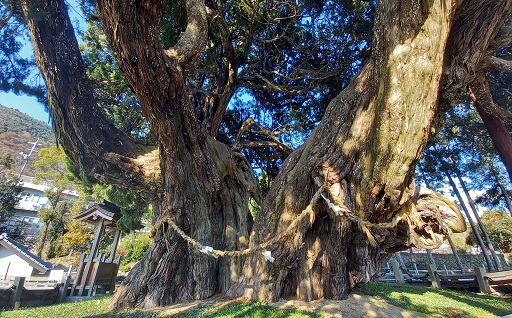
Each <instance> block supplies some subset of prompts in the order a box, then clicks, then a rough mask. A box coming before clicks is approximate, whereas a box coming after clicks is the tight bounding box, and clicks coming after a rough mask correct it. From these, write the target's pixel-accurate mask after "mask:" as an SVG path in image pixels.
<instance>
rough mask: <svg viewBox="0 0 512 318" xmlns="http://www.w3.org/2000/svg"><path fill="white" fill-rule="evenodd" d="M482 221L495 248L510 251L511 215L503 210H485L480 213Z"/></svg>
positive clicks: (504, 251)
mask: <svg viewBox="0 0 512 318" xmlns="http://www.w3.org/2000/svg"><path fill="white" fill-rule="evenodd" d="M482 223H483V224H484V226H485V229H486V230H487V233H488V234H489V238H490V239H491V242H492V244H493V246H494V248H495V249H497V250H499V251H501V252H503V253H510V252H512V217H511V216H510V215H508V214H507V213H506V212H504V211H499V210H487V211H485V212H484V213H483V215H482Z"/></svg>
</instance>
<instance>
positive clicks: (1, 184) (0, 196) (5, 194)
mask: <svg viewBox="0 0 512 318" xmlns="http://www.w3.org/2000/svg"><path fill="white" fill-rule="evenodd" d="M12 163H13V160H12V158H11V154H10V153H6V154H3V155H0V230H2V226H1V225H2V223H4V222H5V221H7V220H8V219H9V218H10V217H11V216H13V215H14V206H15V205H16V204H17V203H18V201H19V197H18V194H19V193H20V192H21V188H20V187H19V186H18V183H17V182H16V181H14V180H15V179H13V177H12V176H10V175H9V174H8V172H7V171H6V170H4V169H2V167H3V168H6V169H9V168H10V167H11V165H12Z"/></svg>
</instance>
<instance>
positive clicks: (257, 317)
mask: <svg viewBox="0 0 512 318" xmlns="http://www.w3.org/2000/svg"><path fill="white" fill-rule="evenodd" d="M175 317H177V318H178V317H179V318H214V317H226V318H237V317H254V318H267V317H268V318H286V317H289V318H306V317H317V318H320V317H322V316H321V315H317V314H313V313H304V312H302V311H300V310H298V309H277V308H274V307H270V306H265V305H262V304H260V303H251V304H232V305H227V306H223V307H220V308H219V307H210V308H202V309H197V310H192V311H189V312H185V313H182V314H177V315H175Z"/></svg>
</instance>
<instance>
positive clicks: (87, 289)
mask: <svg viewBox="0 0 512 318" xmlns="http://www.w3.org/2000/svg"><path fill="white" fill-rule="evenodd" d="M120 217H121V209H120V208H119V207H118V206H116V205H115V204H113V203H110V202H108V201H106V200H101V201H100V202H98V203H96V204H94V205H92V206H90V207H88V208H87V209H86V210H85V211H83V212H81V213H79V214H77V215H74V216H73V218H75V219H76V220H77V221H82V222H87V223H90V224H94V225H97V230H96V234H95V236H94V241H93V242H92V246H91V250H90V251H89V254H86V253H83V254H82V257H81V258H80V264H79V265H78V270H77V272H76V277H75V279H74V281H73V285H72V288H71V291H70V296H93V295H95V294H105V293H107V291H108V292H110V293H113V292H114V289H115V280H116V276H117V271H118V269H119V262H120V257H118V258H116V259H114V257H115V255H116V250H117V245H118V244H119V239H120V238H121V231H119V229H118V228H117V226H116V222H117V220H119V218H120ZM106 230H112V231H115V234H114V241H113V242H112V247H111V249H110V254H109V256H108V257H106V256H105V255H103V254H101V253H98V249H99V245H100V241H101V238H102V236H103V234H104V233H105V231H106Z"/></svg>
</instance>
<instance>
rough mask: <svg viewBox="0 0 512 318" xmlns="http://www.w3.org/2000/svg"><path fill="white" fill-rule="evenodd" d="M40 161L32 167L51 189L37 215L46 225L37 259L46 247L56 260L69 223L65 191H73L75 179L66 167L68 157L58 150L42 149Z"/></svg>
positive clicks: (37, 249) (53, 148)
mask: <svg viewBox="0 0 512 318" xmlns="http://www.w3.org/2000/svg"><path fill="white" fill-rule="evenodd" d="M38 155H39V159H38V160H37V161H35V162H34V163H33V166H34V167H35V168H36V169H37V170H36V171H37V172H36V178H35V181H36V182H44V184H45V185H47V186H48V187H49V188H48V189H46V190H45V191H44V195H45V197H47V198H48V205H47V206H46V207H44V208H41V209H40V210H39V211H38V213H37V215H38V217H39V218H40V219H41V221H42V222H43V228H42V229H41V233H40V237H39V240H38V243H37V247H36V255H37V256H39V257H41V255H42V253H43V250H44V248H45V246H48V249H47V251H46V256H47V257H48V258H53V257H55V256H60V255H59V254H60V253H61V252H62V246H61V245H62V244H61V241H60V238H61V236H62V235H63V234H64V230H65V224H66V223H67V222H70V216H69V209H70V206H71V203H70V202H67V201H66V198H65V196H64V191H65V190H70V189H73V182H72V181H73V175H72V174H71V173H70V171H69V170H68V169H67V167H66V160H67V159H66V155H65V153H64V152H63V151H62V150H61V149H59V148H58V147H57V146H51V147H49V148H42V149H40V150H39V152H38Z"/></svg>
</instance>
